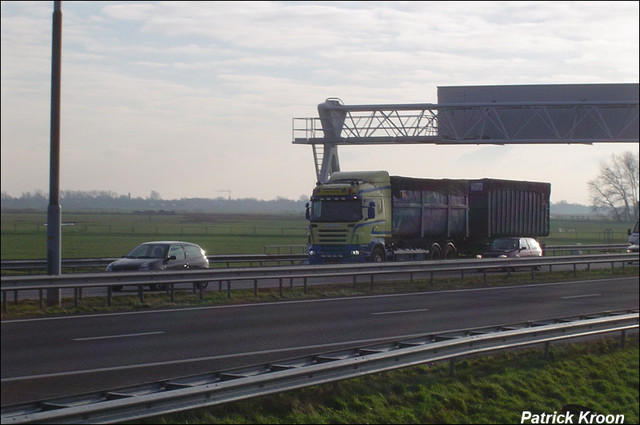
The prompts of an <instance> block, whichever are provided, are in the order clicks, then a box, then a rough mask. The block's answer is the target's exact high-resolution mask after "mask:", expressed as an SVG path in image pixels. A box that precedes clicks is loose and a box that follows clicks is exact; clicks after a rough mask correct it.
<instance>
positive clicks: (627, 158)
mask: <svg viewBox="0 0 640 425" xmlns="http://www.w3.org/2000/svg"><path fill="white" fill-rule="evenodd" d="M638 168H639V167H638V154H637V153H635V154H634V153H632V152H624V153H623V154H621V155H615V154H613V155H611V161H610V162H608V163H607V162H604V161H603V162H601V163H600V173H599V174H598V176H597V177H596V178H595V179H593V180H591V181H589V183H588V187H589V194H590V195H591V204H592V206H593V207H594V208H599V207H606V208H608V209H609V210H611V214H612V215H613V216H614V217H615V218H616V219H617V220H618V221H633V220H635V219H636V218H637V217H638Z"/></svg>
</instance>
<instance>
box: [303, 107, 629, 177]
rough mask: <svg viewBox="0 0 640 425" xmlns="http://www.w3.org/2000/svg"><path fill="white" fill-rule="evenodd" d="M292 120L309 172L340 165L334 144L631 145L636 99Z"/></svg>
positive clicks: (344, 110)
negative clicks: (309, 156)
mask: <svg viewBox="0 0 640 425" xmlns="http://www.w3.org/2000/svg"><path fill="white" fill-rule="evenodd" d="M318 115H319V117H316V118H294V119H293V143H294V144H307V145H311V146H312V148H313V154H314V161H315V165H316V175H317V177H318V181H319V182H324V181H327V179H328V178H329V176H330V175H331V173H332V172H334V171H339V170H340V165H339V160H338V145H352V146H353V145H373V144H378V145H379V144H392V145H393V144H437V145H461V144H497V145H504V144H574V143H575V144H592V143H607V142H611V143H638V142H639V136H638V101H637V100H632V101H584V102H576V101H572V102H517V103H516V102H493V103H458V104H430V103H425V104H388V105H344V104H343V103H342V102H341V101H340V100H339V99H336V98H330V99H327V100H326V101H325V102H324V103H321V104H320V105H318Z"/></svg>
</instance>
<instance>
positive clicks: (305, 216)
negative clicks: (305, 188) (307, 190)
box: [304, 202, 311, 220]
mask: <svg viewBox="0 0 640 425" xmlns="http://www.w3.org/2000/svg"><path fill="white" fill-rule="evenodd" d="M304 207H305V208H306V210H305V212H304V218H306V219H307V220H309V219H310V218H311V213H310V212H309V203H308V202H307V203H306V204H305V205H304Z"/></svg>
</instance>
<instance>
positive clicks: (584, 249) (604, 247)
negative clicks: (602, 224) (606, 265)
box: [543, 243, 629, 255]
mask: <svg viewBox="0 0 640 425" xmlns="http://www.w3.org/2000/svg"><path fill="white" fill-rule="evenodd" d="M628 246H629V244H628V243H618V244H599V245H598V244H593V245H592V244H588V245H582V244H579V243H577V244H573V245H553V246H546V247H544V249H543V252H544V255H550V253H551V255H556V254H557V253H559V252H567V253H569V254H572V255H582V254H588V253H589V252H591V251H598V252H614V251H621V250H626V249H627V247H628Z"/></svg>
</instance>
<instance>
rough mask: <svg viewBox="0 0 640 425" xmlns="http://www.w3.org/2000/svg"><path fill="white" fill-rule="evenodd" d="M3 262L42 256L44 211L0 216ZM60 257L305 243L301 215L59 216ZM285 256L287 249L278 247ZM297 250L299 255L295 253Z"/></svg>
mask: <svg viewBox="0 0 640 425" xmlns="http://www.w3.org/2000/svg"><path fill="white" fill-rule="evenodd" d="M1 222H2V223H1V225H2V228H1V235H2V239H1V244H2V245H1V256H2V259H3V260H8V259H11V260H17V259H41V258H46V237H47V235H46V222H47V217H46V214H45V213H5V212H3V213H2V220H1ZM62 222H63V226H62V258H99V257H120V256H122V255H124V254H126V253H127V252H129V251H130V250H131V249H133V248H134V247H135V246H136V245H138V244H139V243H141V242H145V241H150V240H186V241H189V242H194V243H197V244H199V245H201V246H202V247H203V249H204V250H205V251H206V252H207V253H208V254H210V255H214V254H258V253H264V252H265V247H267V246H269V247H270V248H269V249H271V251H269V252H276V251H275V250H276V249H277V248H275V247H276V246H283V245H304V244H306V241H307V238H306V227H307V221H306V220H305V219H304V217H303V216H302V214H300V215H289V216H287V215H281V216H260V215H250V214H247V215H242V214H234V215H231V214H195V213H194V214H175V215H173V214H171V215H169V214H167V215H159V214H134V213H130V214H126V213H95V214H90V213H83V214H79V213H64V212H63V216H62ZM630 226H631V225H630V224H629V223H617V222H604V221H593V220H592V221H575V220H574V221H569V220H554V219H552V221H551V234H550V235H549V236H548V237H546V238H541V239H540V240H541V241H542V242H544V243H546V244H547V245H570V244H575V243H582V244H587V243H624V242H626V240H627V229H628V228H629V227H630ZM281 249H283V250H285V251H283V252H287V251H286V248H281ZM296 252H301V251H300V250H298V251H296Z"/></svg>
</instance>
